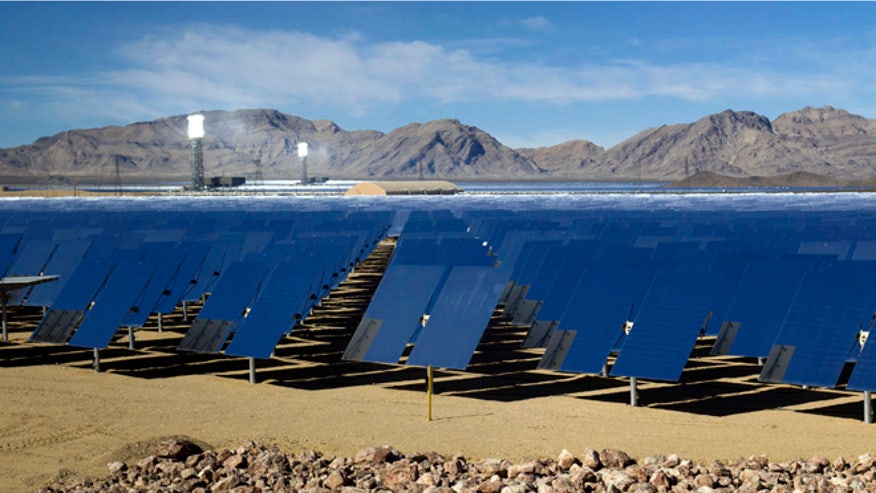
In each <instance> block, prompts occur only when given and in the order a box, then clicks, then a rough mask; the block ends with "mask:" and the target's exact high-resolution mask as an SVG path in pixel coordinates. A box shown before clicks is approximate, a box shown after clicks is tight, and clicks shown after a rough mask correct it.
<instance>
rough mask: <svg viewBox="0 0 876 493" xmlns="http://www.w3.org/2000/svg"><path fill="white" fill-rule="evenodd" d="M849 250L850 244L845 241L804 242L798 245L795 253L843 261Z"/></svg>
mask: <svg viewBox="0 0 876 493" xmlns="http://www.w3.org/2000/svg"><path fill="white" fill-rule="evenodd" d="M850 248H851V242H850V241H847V240H835V241H806V242H803V243H801V244H800V248H799V250H797V253H799V254H801V255H807V254H814V255H835V256H836V258H837V259H838V260H845V259H846V257H847V255H848V253H849V249H850Z"/></svg>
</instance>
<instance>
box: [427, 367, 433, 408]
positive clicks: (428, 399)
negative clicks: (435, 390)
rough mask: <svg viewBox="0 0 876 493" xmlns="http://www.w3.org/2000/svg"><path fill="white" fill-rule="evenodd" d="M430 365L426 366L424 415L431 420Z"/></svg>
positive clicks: (431, 375) (431, 376)
mask: <svg viewBox="0 0 876 493" xmlns="http://www.w3.org/2000/svg"><path fill="white" fill-rule="evenodd" d="M432 379H433V373H432V365H429V366H428V367H427V368H426V407H427V414H426V417H427V419H428V420H429V421H432Z"/></svg>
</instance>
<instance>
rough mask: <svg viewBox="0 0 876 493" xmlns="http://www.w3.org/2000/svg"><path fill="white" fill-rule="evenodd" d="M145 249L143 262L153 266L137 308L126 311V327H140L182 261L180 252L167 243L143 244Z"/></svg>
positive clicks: (170, 282) (162, 294)
mask: <svg viewBox="0 0 876 493" xmlns="http://www.w3.org/2000/svg"><path fill="white" fill-rule="evenodd" d="M144 249H146V250H147V255H146V257H145V258H144V259H143V260H142V262H143V263H146V264H150V265H152V266H153V269H154V270H153V272H152V275H151V277H150V278H149V283H148V284H147V285H146V286H145V287H144V289H143V293H142V295H141V296H140V298H139V299H138V300H137V304H136V306H137V309H136V310H133V311H131V312H130V313H128V315H127V316H126V317H125V319H124V320H123V321H122V325H124V326H126V327H142V326H143V325H144V324H145V323H146V320H147V319H148V318H149V315H150V314H152V312H153V310H154V308H155V306H156V305H157V304H158V302H159V300H160V298H162V296H164V293H166V292H169V289H170V287H171V286H172V280H173V277H174V275H175V274H176V273H177V271H178V270H179V267H180V264H181V262H182V254H181V252H179V251H177V250H176V249H175V248H174V245H172V244H167V243H154V244H147V245H144Z"/></svg>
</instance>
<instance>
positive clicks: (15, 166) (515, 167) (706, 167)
mask: <svg viewBox="0 0 876 493" xmlns="http://www.w3.org/2000/svg"><path fill="white" fill-rule="evenodd" d="M204 115H205V117H206V120H205V128H206V137H205V138H204V164H205V170H206V174H207V176H208V177H209V176H246V177H247V178H248V179H252V178H254V177H256V176H259V175H261V176H262V177H264V178H265V179H283V178H285V179H296V178H298V177H299V176H300V169H301V168H300V166H301V163H300V160H299V158H298V155H297V143H298V142H302V141H303V142H308V144H309V145H310V153H309V155H308V157H307V165H308V170H309V171H310V175H311V176H328V177H331V178H371V179H416V178H418V177H420V176H422V177H424V178H427V179H433V178H446V179H453V180H505V181H507V180H560V179H567V180H656V181H674V180H680V179H684V178H687V177H691V176H694V175H696V174H698V173H701V172H704V173H707V174H714V175H723V176H729V177H735V178H745V177H752V176H767V177H769V176H775V175H785V174H794V175H795V176H800V173H806V174H813V175H821V176H824V177H828V178H830V179H833V180H842V181H850V180H860V179H863V178H868V177H871V176H873V175H874V174H876V170H874V165H876V120H870V119H866V118H864V117H861V116H858V115H853V114H851V113H849V112H847V111H845V110H842V109H835V108H832V107H830V106H825V107H821V108H812V107H806V108H803V109H801V110H799V111H793V112H790V113H785V114H782V115H780V116H779V117H778V118H776V119H775V120H772V121H770V120H769V119H768V118H766V117H764V116H761V115H758V114H756V113H752V112H748V111H731V110H727V111H724V112H722V113H718V114H713V115H709V116H706V117H704V118H702V119H700V120H698V121H696V122H693V123H684V124H675V125H663V126H660V127H657V128H651V129H648V130H645V131H643V132H641V133H639V134H638V135H635V136H633V137H630V138H629V139H627V140H625V141H623V142H621V143H620V144H618V145H616V146H614V147H611V148H609V149H603V148H602V147H600V146H598V145H596V144H593V143H591V142H588V141H585V140H573V141H569V142H565V143H562V144H559V145H556V146H552V147H540V148H526V149H511V148H509V147H507V146H505V145H503V144H501V143H500V142H499V141H497V140H496V139H495V138H493V137H492V136H491V135H489V134H488V133H486V132H484V131H483V130H481V129H478V128H476V127H473V126H469V125H465V124H463V123H461V122H459V121H457V120H450V119H444V120H435V121H431V122H427V123H411V124H409V125H405V126H403V127H400V128H397V129H395V130H393V131H391V132H389V133H382V132H378V131H374V130H354V131H347V130H344V129H342V128H340V127H339V126H338V125H337V124H335V123H334V122H331V121H328V120H307V119H304V118H300V117H297V116H293V115H288V114H284V113H281V112H279V111H276V110H265V109H258V110H238V111H233V112H227V111H207V112H204ZM186 127H187V122H186V115H177V116H171V117H167V118H161V119H158V120H155V121H151V122H140V123H133V124H130V125H126V126H110V127H103V128H93V129H85V130H70V131H66V132H62V133H59V134H56V135H53V136H51V137H43V138H40V139H38V140H37V141H35V142H34V143H33V144H30V145H24V146H19V147H14V148H8V149H0V176H2V177H6V178H7V179H16V180H26V181H35V182H40V181H43V182H45V181H51V180H72V181H85V180H95V181H112V180H113V179H114V178H115V176H116V170H117V169H118V174H119V176H120V178H121V179H122V180H123V181H149V180H164V179H183V180H184V179H187V177H189V176H190V154H189V153H190V148H189V141H188V138H187V135H186Z"/></svg>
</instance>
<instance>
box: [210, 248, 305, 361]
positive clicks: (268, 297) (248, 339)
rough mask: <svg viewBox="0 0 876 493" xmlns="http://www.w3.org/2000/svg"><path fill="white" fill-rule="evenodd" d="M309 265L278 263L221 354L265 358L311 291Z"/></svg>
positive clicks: (302, 263) (288, 326)
mask: <svg viewBox="0 0 876 493" xmlns="http://www.w3.org/2000/svg"><path fill="white" fill-rule="evenodd" d="M314 275H316V272H315V269H314V267H313V266H312V265H309V264H307V263H304V262H300V261H299V262H287V263H285V264H283V265H281V266H278V267H277V268H276V269H275V270H274V271H273V272H272V273H271V274H270V277H268V278H267V279H266V281H265V283H264V287H263V288H262V289H261V291H260V292H259V295H258V298H256V299H255V301H254V302H253V305H252V309H251V310H250V312H249V313H248V314H247V316H246V318H244V319H243V321H242V322H241V323H240V324H239V325H238V327H237V330H236V331H235V333H234V336H233V338H232V339H231V342H230V343H229V344H228V348H227V349H226V350H225V354H228V355H232V356H248V357H253V358H269V357H270V356H271V353H272V352H273V351H274V348H275V347H276V346H277V342H278V341H279V340H280V338H281V337H282V336H283V334H285V333H287V332H289V330H291V329H292V326H293V325H295V322H296V321H295V316H296V315H297V314H300V310H301V309H302V308H301V307H302V306H304V305H305V304H306V303H307V301H308V299H309V297H310V295H311V292H312V284H313V280H312V279H313V277H314Z"/></svg>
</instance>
